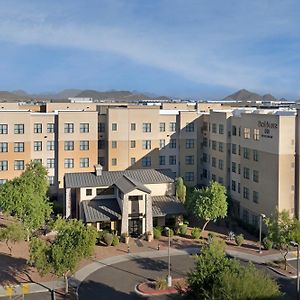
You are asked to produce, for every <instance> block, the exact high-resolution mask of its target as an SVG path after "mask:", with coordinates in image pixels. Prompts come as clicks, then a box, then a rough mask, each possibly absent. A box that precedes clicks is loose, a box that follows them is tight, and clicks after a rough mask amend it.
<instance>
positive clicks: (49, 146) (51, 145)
mask: <svg viewBox="0 0 300 300" xmlns="http://www.w3.org/2000/svg"><path fill="white" fill-rule="evenodd" d="M54 145H55V144H54V141H47V151H54V149H55V146H54Z"/></svg>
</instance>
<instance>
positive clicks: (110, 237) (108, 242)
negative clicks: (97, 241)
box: [103, 232, 114, 246]
mask: <svg viewBox="0 0 300 300" xmlns="http://www.w3.org/2000/svg"><path fill="white" fill-rule="evenodd" d="M113 239H114V236H113V235H112V234H111V233H108V232H106V233H104V235H103V240H104V242H105V244H106V245H107V246H111V244H112V242H113Z"/></svg>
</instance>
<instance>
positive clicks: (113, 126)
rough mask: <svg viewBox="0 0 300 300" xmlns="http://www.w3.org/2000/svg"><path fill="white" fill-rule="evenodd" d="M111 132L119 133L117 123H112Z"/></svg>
mask: <svg viewBox="0 0 300 300" xmlns="http://www.w3.org/2000/svg"><path fill="white" fill-rule="evenodd" d="M111 130H112V131H117V130H118V124H117V123H112V124H111Z"/></svg>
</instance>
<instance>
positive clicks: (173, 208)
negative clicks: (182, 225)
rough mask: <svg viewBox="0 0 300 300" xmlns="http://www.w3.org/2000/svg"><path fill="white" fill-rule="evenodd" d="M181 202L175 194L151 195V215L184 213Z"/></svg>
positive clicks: (160, 215) (163, 215)
mask: <svg viewBox="0 0 300 300" xmlns="http://www.w3.org/2000/svg"><path fill="white" fill-rule="evenodd" d="M185 213H186V210H185V208H184V206H183V204H182V203H181V202H180V201H179V200H178V199H177V198H176V197H175V196H154V197H152V214H153V217H165V216H166V215H181V214H185Z"/></svg>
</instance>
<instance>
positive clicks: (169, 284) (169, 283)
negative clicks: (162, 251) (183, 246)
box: [166, 227, 172, 287]
mask: <svg viewBox="0 0 300 300" xmlns="http://www.w3.org/2000/svg"><path fill="white" fill-rule="evenodd" d="M166 230H167V231H168V237H169V239H168V277H167V282H168V287H171V286H172V277H171V257H170V246H171V232H170V228H169V227H166Z"/></svg>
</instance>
